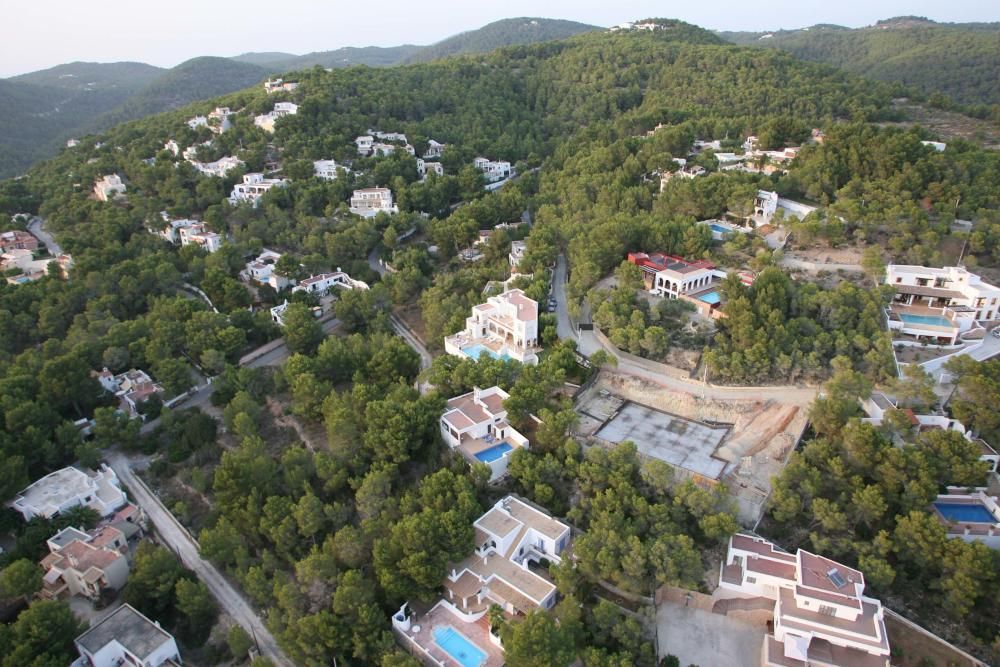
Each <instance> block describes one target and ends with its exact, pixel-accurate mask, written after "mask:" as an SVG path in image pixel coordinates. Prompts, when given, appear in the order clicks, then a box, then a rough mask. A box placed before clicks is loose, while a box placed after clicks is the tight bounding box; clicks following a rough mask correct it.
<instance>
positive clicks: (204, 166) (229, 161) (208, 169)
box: [188, 155, 245, 178]
mask: <svg viewBox="0 0 1000 667" xmlns="http://www.w3.org/2000/svg"><path fill="white" fill-rule="evenodd" d="M188 162H190V163H191V165H192V166H194V168H195V169H197V170H198V172H199V173H200V174H202V175H204V176H214V177H215V178H224V177H225V176H226V174H228V173H229V172H231V171H232V170H234V169H239V168H241V167H243V166H245V163H244V162H243V160H241V159H239V158H238V157H233V156H231V155H227V156H225V157H221V158H219V159H218V160H216V161H215V162H198V161H197V160H193V159H190V158H189V159H188Z"/></svg>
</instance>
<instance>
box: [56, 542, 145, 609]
mask: <svg viewBox="0 0 1000 667" xmlns="http://www.w3.org/2000/svg"><path fill="white" fill-rule="evenodd" d="M47 544H48V547H49V552H50V553H49V555H48V556H46V557H45V558H44V559H42V568H44V569H45V576H44V577H43V579H42V596H44V597H47V598H52V599H57V598H62V597H68V596H70V595H80V596H83V597H87V598H90V599H92V600H96V599H97V598H99V597H100V595H101V591H103V590H105V589H112V590H119V589H121V588H122V586H124V585H125V581H126V580H127V579H128V572H129V567H128V559H126V558H125V553H126V552H127V551H128V544H127V540H126V538H125V534H124V533H122V531H120V530H118V529H117V528H115V527H113V526H104V527H102V528H97V529H95V530H92V531H90V532H89V533H85V532H83V531H81V530H77V529H76V528H64V529H63V530H61V531H59V532H58V533H56V534H55V535H53V536H52V537H51V538H49V540H48V542H47Z"/></svg>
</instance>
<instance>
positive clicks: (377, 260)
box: [368, 246, 434, 393]
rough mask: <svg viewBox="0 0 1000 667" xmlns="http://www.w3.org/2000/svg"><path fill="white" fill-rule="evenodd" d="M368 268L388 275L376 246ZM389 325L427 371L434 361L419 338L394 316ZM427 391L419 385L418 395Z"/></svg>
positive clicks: (390, 318) (382, 274)
mask: <svg viewBox="0 0 1000 667" xmlns="http://www.w3.org/2000/svg"><path fill="white" fill-rule="evenodd" d="M368 266H369V267H371V270H372V271H374V272H375V273H377V274H379V276H384V275H385V274H386V273H388V269H386V268H385V265H384V264H382V261H381V257H380V256H379V249H378V246H376V247H375V248H373V249H372V251H371V252H370V253H368ZM389 323H390V324H391V325H392V329H393V331H395V332H396V334H397V335H398V336H399V337H400V338H402V339H403V340H404V341H406V344H407V345H409V346H410V347H411V348H413V350H414V351H415V352H416V353H417V354H419V355H420V369H421V370H427V369H428V368H430V367H431V363H432V362H433V361H434V357H433V356H432V355H431V353H430V352H428V351H427V348H426V347H425V346H424V344H423V341H421V340H420V338H419V337H417V335H416V334H415V333H413V331H412V330H411V329H410V328H409V327H408V326H406V323H405V322H403V320H401V319H399V317H397V316H396V315H389ZM427 389H428V385H426V384H421V386H420V393H426V392H427Z"/></svg>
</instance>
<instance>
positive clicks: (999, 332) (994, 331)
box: [993, 327, 1000, 338]
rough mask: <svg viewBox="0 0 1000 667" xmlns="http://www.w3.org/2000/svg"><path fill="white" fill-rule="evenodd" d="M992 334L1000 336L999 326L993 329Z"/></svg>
mask: <svg viewBox="0 0 1000 667" xmlns="http://www.w3.org/2000/svg"><path fill="white" fill-rule="evenodd" d="M993 335H994V336H996V337H997V338H1000V327H997V328H995V329H994V330H993Z"/></svg>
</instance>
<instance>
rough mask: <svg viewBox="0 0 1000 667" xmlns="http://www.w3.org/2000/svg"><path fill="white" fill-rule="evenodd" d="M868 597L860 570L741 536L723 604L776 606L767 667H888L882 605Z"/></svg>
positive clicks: (731, 556)
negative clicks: (737, 601)
mask: <svg viewBox="0 0 1000 667" xmlns="http://www.w3.org/2000/svg"><path fill="white" fill-rule="evenodd" d="M864 590H865V578H864V575H863V574H862V573H861V572H859V571H858V570H855V569H852V568H849V567H846V566H844V565H841V564H840V563H837V562H835V561H832V560H830V559H829V558H824V557H823V556H817V555H816V554H812V553H809V552H808V551H805V550H803V549H799V550H798V551H797V552H796V553H795V554H790V553H786V552H784V551H781V550H779V549H778V548H777V547H776V546H775V545H774V544H772V543H771V542H768V541H767V540H764V539H763V538H760V537H755V536H752V535H745V534H737V535H733V536H732V537H731V538H730V539H729V550H728V553H727V555H726V560H725V562H724V563H723V564H722V568H721V579H720V582H719V590H718V591H716V595H717V596H718V595H719V594H720V593H721V594H723V595H724V596H725V597H724V599H723V600H721V601H720V602H716V605H719V604H720V603H722V602H729V603H731V604H732V601H733V599H736V600H741V599H742V600H743V601H750V602H752V601H759V600H771V601H773V602H774V611H773V614H774V621H773V623H774V632H773V634H768V635H767V636H766V637H765V638H764V645H763V649H762V655H761V665H762V667H809V666H810V665H835V666H842V667H889V653H890V651H889V639H888V636H887V635H886V630H885V621H884V617H883V610H882V603H881V602H880V601H879V600H877V599H875V598H870V597H866V596H865V595H864ZM736 604H739V603H736Z"/></svg>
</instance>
